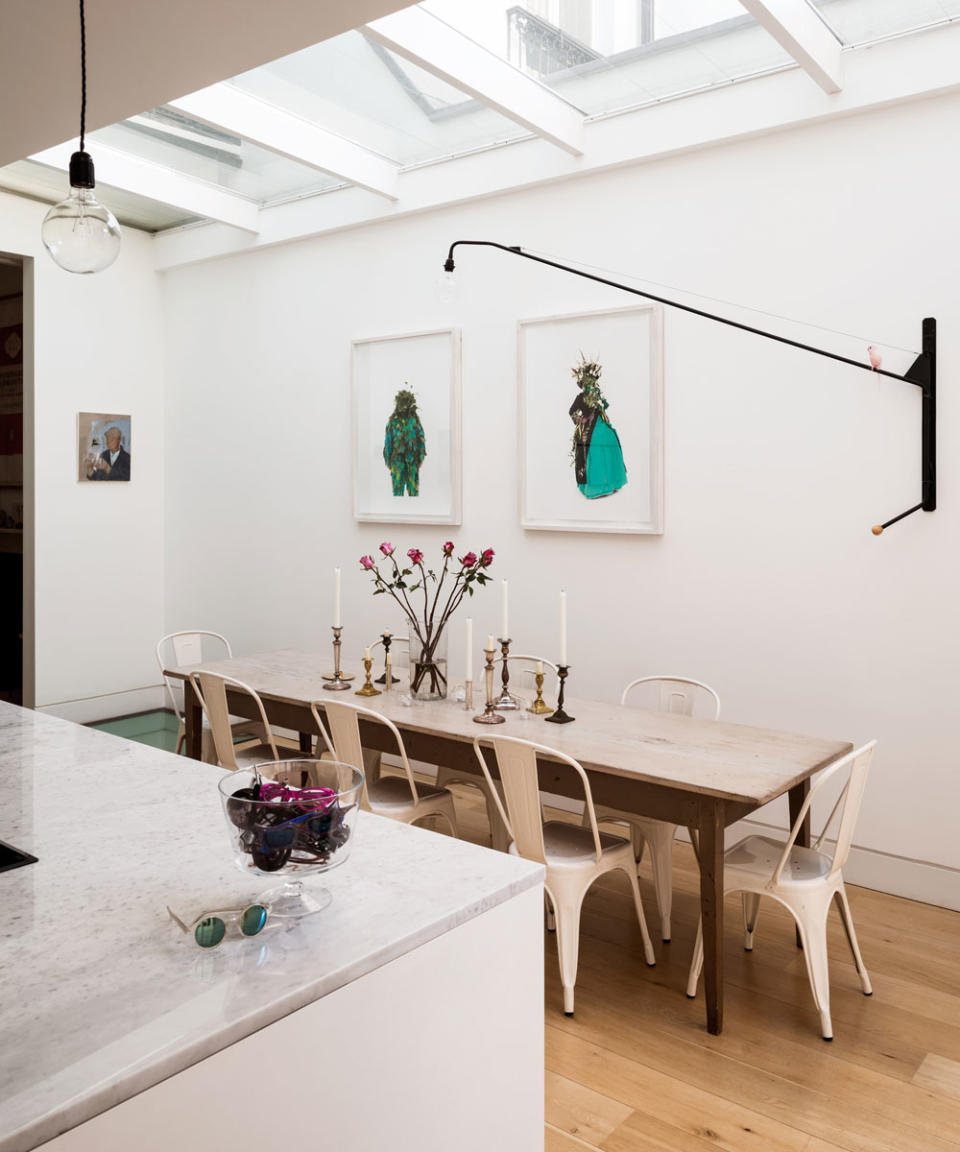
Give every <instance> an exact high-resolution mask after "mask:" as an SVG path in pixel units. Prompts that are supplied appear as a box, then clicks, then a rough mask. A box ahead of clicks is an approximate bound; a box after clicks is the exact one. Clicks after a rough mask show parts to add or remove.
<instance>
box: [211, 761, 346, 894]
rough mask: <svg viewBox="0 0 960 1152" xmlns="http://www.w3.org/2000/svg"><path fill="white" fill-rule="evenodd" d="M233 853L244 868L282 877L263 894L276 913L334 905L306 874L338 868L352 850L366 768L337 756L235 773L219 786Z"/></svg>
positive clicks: (228, 774)
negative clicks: (308, 887) (305, 881)
mask: <svg viewBox="0 0 960 1152" xmlns="http://www.w3.org/2000/svg"><path fill="white" fill-rule="evenodd" d="M218 788H219V791H220V799H221V802H222V804H223V813H224V817H225V818H226V822H227V830H228V832H229V835H230V843H231V845H232V847H233V859H234V863H235V864H236V866H237V867H238V868H239V869H240V871H241V872H250V873H253V874H254V875H257V876H278V877H282V878H283V880H284V883H283V884H282V885H280V886H279V887H277V888H271V889H270V890H269V891H267V892H264V893H262V894H261V895H260V896H259V897H258V900H259V902H260V903H261V904H265V905H267V906H268V907H269V909H270V915H271V916H272V917H277V916H280V917H299V916H306V915H309V914H310V913H312V912H319V911H320V909H321V908H324V907H326V905H327V904H329V903H330V893H329V892H328V891H327V890H326V889H314V890H312V891H311V892H310V893H307V892H305V891H304V889H303V885H302V883H301V881H300V877H302V876H309V875H312V874H314V873H318V872H327V871H329V869H331V868H337V867H338V866H339V865H341V864H343V862H344V861H345V860H346V859H347V857H348V856H349V855H350V849H351V847H352V844H353V833H354V830H355V828H356V823H357V813H358V812H359V810H360V794H361V791H362V789H363V773H362V772H360V771H358V770H357V769H356V768H354V767H353V765H352V764H344V763H341V762H340V761H337V760H311V759H306V758H304V759H302V760H277V761H269V762H267V763H264V764H258V765H257V766H256V767H255V768H253V769H249V770H246V769H245V770H241V771H238V772H228V773H226V774H225V775H224V777H223V779H222V780H221V781H220V783H219V785H218Z"/></svg>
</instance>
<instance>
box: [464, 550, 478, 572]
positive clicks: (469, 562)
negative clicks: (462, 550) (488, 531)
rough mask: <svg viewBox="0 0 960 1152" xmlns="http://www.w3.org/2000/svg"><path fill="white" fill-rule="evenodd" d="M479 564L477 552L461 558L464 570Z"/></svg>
mask: <svg viewBox="0 0 960 1152" xmlns="http://www.w3.org/2000/svg"><path fill="white" fill-rule="evenodd" d="M476 562H477V554H476V552H468V553H467V554H466V556H461V557H460V564H461V566H462V567H464V568H472V567H473V566H474V564H476Z"/></svg>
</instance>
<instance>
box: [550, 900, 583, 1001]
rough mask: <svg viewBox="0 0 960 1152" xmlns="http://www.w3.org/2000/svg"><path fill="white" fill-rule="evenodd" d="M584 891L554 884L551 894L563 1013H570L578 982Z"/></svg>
mask: <svg viewBox="0 0 960 1152" xmlns="http://www.w3.org/2000/svg"><path fill="white" fill-rule="evenodd" d="M584 895H585V892H584V890H583V889H581V888H579V887H578V888H575V889H574V888H571V889H570V890H569V891H565V890H564V886H563V885H562V884H561V885H554V891H552V892H551V893H550V900H551V902H552V903H553V907H554V911H555V913H556V918H557V956H558V959H559V961H560V983H561V984H562V985H563V1011H564V1015H566V1016H572V1015H573V990H574V987H575V986H576V983H577V963H578V961H579V958H580V906H581V905H582V904H583V897H584Z"/></svg>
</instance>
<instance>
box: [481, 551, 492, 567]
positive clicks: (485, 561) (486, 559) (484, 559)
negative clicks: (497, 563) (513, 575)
mask: <svg viewBox="0 0 960 1152" xmlns="http://www.w3.org/2000/svg"><path fill="white" fill-rule="evenodd" d="M493 557H494V551H493V549H492V548H484V550H483V551H482V552H481V553H480V567H481V568H489V567H490V565H491V564H492V563H493Z"/></svg>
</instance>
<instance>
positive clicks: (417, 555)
mask: <svg viewBox="0 0 960 1152" xmlns="http://www.w3.org/2000/svg"><path fill="white" fill-rule="evenodd" d="M407 555H408V556H409V557H410V559H411V561H412V562H413V563H414V564H422V563H423V553H422V552H421V551H420V549H419V548H411V549H410V551H409V552H408V553H407Z"/></svg>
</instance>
